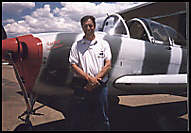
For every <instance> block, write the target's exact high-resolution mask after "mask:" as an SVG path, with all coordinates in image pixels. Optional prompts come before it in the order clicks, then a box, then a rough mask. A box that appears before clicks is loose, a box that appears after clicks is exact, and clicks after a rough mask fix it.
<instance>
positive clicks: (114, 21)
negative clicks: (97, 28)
mask: <svg viewBox="0 0 191 133" xmlns="http://www.w3.org/2000/svg"><path fill="white" fill-rule="evenodd" d="M103 32H107V33H109V34H110V35H114V34H124V35H126V34H127V31H126V29H125V26H124V24H123V22H122V21H121V20H120V19H119V18H118V17H117V16H110V17H109V18H107V19H106V20H105V22H104V24H103Z"/></svg>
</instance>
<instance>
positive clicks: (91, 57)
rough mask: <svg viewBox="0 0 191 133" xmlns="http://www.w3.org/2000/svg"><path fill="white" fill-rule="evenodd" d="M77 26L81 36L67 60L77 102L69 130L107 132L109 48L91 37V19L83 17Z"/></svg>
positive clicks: (106, 44) (93, 27)
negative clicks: (74, 75)
mask: <svg viewBox="0 0 191 133" xmlns="http://www.w3.org/2000/svg"><path fill="white" fill-rule="evenodd" d="M81 26H82V29H83V31H84V33H85V35H84V37H83V38H82V39H81V40H79V41H77V42H75V43H74V44H73V45H72V48H71V50H70V57H69V62H70V64H71V66H72V68H73V69H74V72H75V73H76V74H77V78H74V79H75V80H74V82H73V84H76V86H75V87H74V89H75V90H74V91H75V95H76V96H77V97H78V98H77V99H78V100H77V101H76V104H75V105H74V112H75V114H74V115H73V117H72V121H73V122H72V126H73V129H74V128H75V129H79V130H80V129H90V130H91V129H95V130H108V129H109V128H110V124H109V120H108V116H107V114H106V112H107V95H108V92H107V91H108V88H107V86H106V82H107V80H108V71H109V70H110V68H111V57H112V55H111V50H110V46H109V44H108V42H107V41H105V40H103V39H100V38H98V37H97V36H96V35H95V34H94V31H95V27H96V24H95V18H94V17H93V16H84V17H83V18H82V19H81ZM83 121H85V122H83ZM82 123H83V124H82ZM80 125H81V126H80Z"/></svg>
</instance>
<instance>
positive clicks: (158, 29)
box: [150, 22, 169, 42]
mask: <svg viewBox="0 0 191 133" xmlns="http://www.w3.org/2000/svg"><path fill="white" fill-rule="evenodd" d="M150 26H151V29H152V34H153V37H154V38H155V40H158V41H163V42H169V40H168V34H167V33H166V31H165V29H164V27H163V26H162V25H160V24H158V23H155V22H151V23H150Z"/></svg>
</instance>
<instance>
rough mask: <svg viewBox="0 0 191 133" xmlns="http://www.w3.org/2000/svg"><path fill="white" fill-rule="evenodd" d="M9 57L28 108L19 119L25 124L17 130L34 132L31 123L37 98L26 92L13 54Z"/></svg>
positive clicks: (9, 54)
mask: <svg viewBox="0 0 191 133" xmlns="http://www.w3.org/2000/svg"><path fill="white" fill-rule="evenodd" d="M8 56H9V62H10V63H11V64H12V65H13V69H14V71H15V74H16V78H17V80H18V83H19V85H20V88H21V90H22V94H23V96H24V99H25V103H26V106H27V109H26V111H25V112H24V113H23V114H21V115H20V116H19V117H18V118H19V119H21V120H22V121H24V122H25V123H24V124H21V125H20V127H19V128H17V130H18V129H23V130H32V123H31V121H30V115H31V114H35V112H34V110H33V106H34V104H35V101H36V99H35V97H33V95H32V94H28V93H27V90H26V88H25V86H24V81H23V79H22V78H21V76H20V75H19V73H18V71H17V69H16V64H15V62H14V58H13V53H8ZM24 115H26V118H25V119H23V118H22V117H23V116H24Z"/></svg>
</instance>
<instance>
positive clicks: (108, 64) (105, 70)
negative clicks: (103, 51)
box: [96, 60, 111, 80]
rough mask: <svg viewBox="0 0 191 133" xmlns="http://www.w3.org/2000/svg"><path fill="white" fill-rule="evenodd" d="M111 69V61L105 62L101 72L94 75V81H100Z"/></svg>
mask: <svg viewBox="0 0 191 133" xmlns="http://www.w3.org/2000/svg"><path fill="white" fill-rule="evenodd" d="M110 69H111V60H106V61H105V65H104V67H103V68H102V70H101V71H100V72H99V73H98V74H97V75H96V79H99V80H101V79H102V78H103V77H104V76H105V75H106V74H107V73H108V72H109V70H110Z"/></svg>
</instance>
